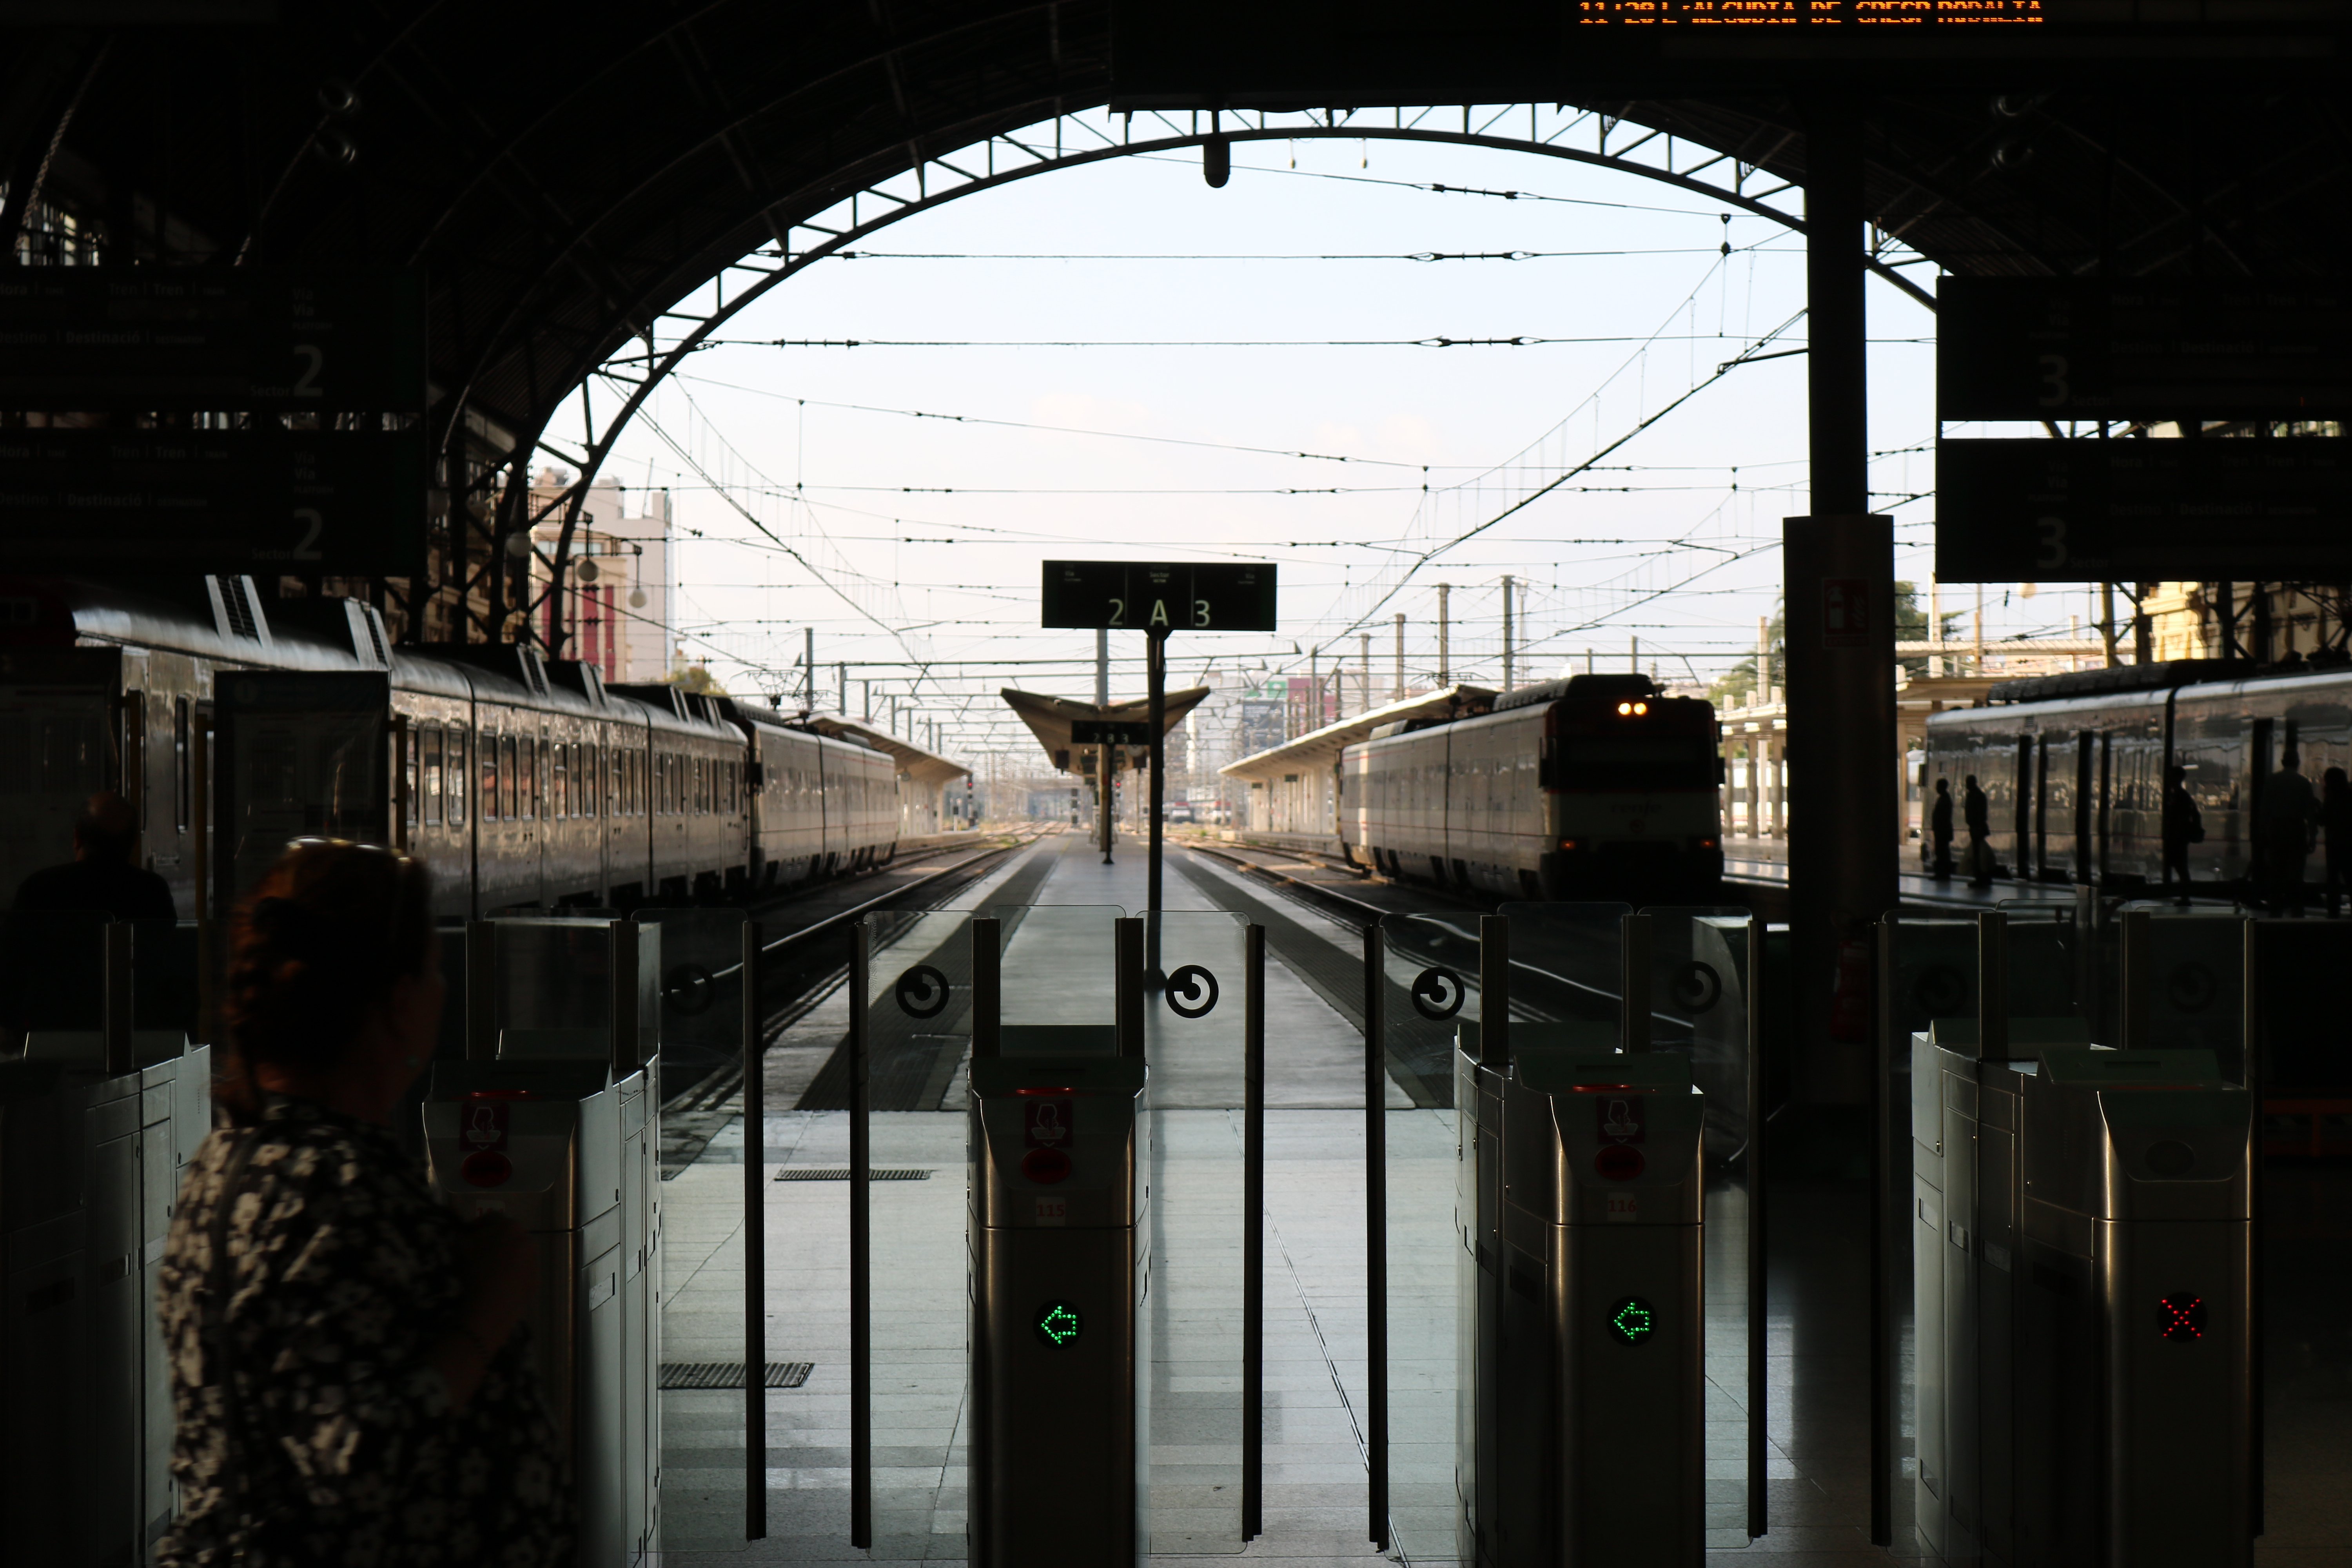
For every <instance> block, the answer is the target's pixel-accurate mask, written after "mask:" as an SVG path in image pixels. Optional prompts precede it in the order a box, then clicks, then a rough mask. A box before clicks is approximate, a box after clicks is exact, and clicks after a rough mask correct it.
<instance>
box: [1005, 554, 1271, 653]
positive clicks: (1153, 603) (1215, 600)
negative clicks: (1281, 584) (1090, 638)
mask: <svg viewBox="0 0 2352 1568" xmlns="http://www.w3.org/2000/svg"><path fill="white" fill-rule="evenodd" d="M1044 601H1045V606H1044V607H1045V613H1044V615H1043V616H1042V617H1041V619H1040V624H1041V625H1043V626H1066V627H1074V628H1084V629H1089V630H1091V629H1094V628H1097V627H1105V628H1108V629H1110V630H1114V631H1139V632H1152V633H1157V634H1159V635H1160V636H1166V635H1167V634H1168V633H1171V632H1179V631H1194V632H1210V631H1215V632H1270V631H1272V630H1274V612H1275V569H1274V567H1273V566H1272V565H1271V564H1269V563H1258V562H1238V563H1226V562H1191V561H1177V562H1145V561H1048V562H1046V563H1045V595H1044Z"/></svg>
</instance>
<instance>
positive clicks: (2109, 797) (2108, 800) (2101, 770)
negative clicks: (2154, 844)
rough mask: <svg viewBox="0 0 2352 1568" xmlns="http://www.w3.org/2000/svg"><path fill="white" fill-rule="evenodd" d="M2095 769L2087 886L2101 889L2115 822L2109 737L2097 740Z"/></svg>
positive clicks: (2113, 752) (2112, 748) (2113, 754)
mask: <svg viewBox="0 0 2352 1568" xmlns="http://www.w3.org/2000/svg"><path fill="white" fill-rule="evenodd" d="M2095 765H2096V768H2097V773H2096V784H2097V794H2096V795H2095V802H2094V805H2093V807H2092V816H2091V844H2092V854H2091V885H2092V886H2093V887H2100V888H2103V887H2105V886H2106V882H2107V875H2108V872H2109V871H2110V869H2111V868H2112V864H2113V863H2112V861H2111V859H2110V858H2109V855H2108V850H2107V846H2108V841H2109V837H2110V836H2111V834H2112V832H2113V830H2114V819H2115V788H2116V746H2115V737H2114V736H2113V735H2109V734H2102V735H2101V736H2099V738H2098V759H2097V762H2096V764H2095Z"/></svg>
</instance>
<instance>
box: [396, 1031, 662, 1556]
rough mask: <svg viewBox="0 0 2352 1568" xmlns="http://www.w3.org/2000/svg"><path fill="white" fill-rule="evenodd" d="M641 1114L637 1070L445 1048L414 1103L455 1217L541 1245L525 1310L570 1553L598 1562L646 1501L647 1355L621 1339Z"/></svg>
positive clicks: (639, 1230) (642, 1305) (642, 1515)
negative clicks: (572, 1523)
mask: <svg viewBox="0 0 2352 1568" xmlns="http://www.w3.org/2000/svg"><path fill="white" fill-rule="evenodd" d="M648 1126H649V1121H648V1118H647V1115H646V1076H645V1074H644V1073H643V1072H642V1071H639V1072H635V1073H632V1074H630V1075H629V1076H627V1077H625V1078H620V1079H614V1077H613V1075H612V1073H611V1072H610V1070H609V1069H608V1068H607V1066H606V1064H605V1063H604V1061H602V1060H598V1059H588V1060H580V1059H570V1060H566V1059H562V1058H551V1059H530V1058H523V1059H520V1060H516V1059H512V1058H501V1059H500V1060H499V1061H496V1062H488V1063H485V1062H444V1063H441V1064H439V1065H437V1066H436V1068H434V1072H433V1086H432V1089H431V1093H430V1097H429V1098H428V1099H427V1100H426V1102H425V1142H426V1147H427V1150H428V1158H429V1160H430V1163H431V1173H432V1181H433V1184H434V1186H435V1187H436V1189H438V1190H439V1191H440V1192H441V1193H442V1194H443V1195H444V1198H445V1200H446V1202H448V1203H449V1204H450V1205H452V1206H453V1207H455V1208H456V1209H457V1212H458V1213H459V1214H460V1215H465V1216H466V1217H467V1218H472V1217H473V1216H475V1215H484V1214H503V1215H507V1216H508V1217H509V1218H510V1219H512V1220H513V1221H514V1222H515V1223H516V1224H518V1225H520V1226H522V1228H523V1229H524V1230H525V1231H527V1232H529V1233H530V1237H531V1240H532V1242H533V1244H534V1245H535V1246H536V1247H538V1249H539V1266H540V1293H539V1300H537V1301H536V1302H535V1303H534V1304H533V1306H532V1309H531V1310H530V1314H529V1316H528V1317H527V1318H526V1319H525V1322H526V1324H527V1325H528V1327H529V1329H530V1345H531V1354H532V1360H533V1363H534V1364H535V1366H536V1368H537V1370H538V1372H539V1374H540V1378H541V1384H542V1386H543V1387H544V1388H545V1390H546V1392H547V1396H548V1400H549V1403H550V1405H551V1413H552V1414H553V1415H554V1417H555V1422H556V1428H557V1431H558V1432H559V1434H561V1436H562V1439H563V1441H564V1442H565V1443H566V1444H567V1446H568V1447H569V1448H570V1451H571V1455H572V1486H573V1490H574V1492H575V1494H576V1496H577V1497H578V1499H579V1510H580V1560H581V1561H582V1562H583V1563H595V1564H599V1565H600V1568H603V1565H607V1564H626V1563H630V1562H632V1561H634V1560H635V1556H636V1554H637V1553H638V1552H641V1551H643V1550H644V1548H645V1546H646V1539H647V1536H648V1534H649V1532H650V1531H651V1528H652V1525H653V1523H654V1520H655V1514H656V1507H657V1504H656V1497H655V1492H654V1474H653V1465H652V1462H651V1455H652V1446H651V1442H650V1438H649V1436H648V1435H647V1433H646V1429H645V1428H646V1423H647V1420H648V1418H649V1416H650V1413H651V1408H652V1403H651V1402H652V1391H651V1390H650V1388H649V1387H647V1386H646V1385H647V1384H648V1381H649V1377H648V1374H649V1373H650V1371H651V1368H650V1367H649V1365H648V1364H647V1361H646V1358H644V1357H643V1356H639V1357H635V1358H632V1357H630V1356H629V1355H628V1354H627V1353H626V1352H627V1350H628V1347H629V1345H630V1342H632V1341H633V1340H634V1341H637V1342H640V1343H642V1342H643V1338H642V1331H640V1332H639V1333H636V1334H633V1333H631V1332H630V1329H631V1326H632V1325H631V1324H630V1322H629V1320H630V1318H632V1317H633V1316H636V1315H638V1314H641V1313H643V1312H645V1311H646V1308H647V1305H648V1303H647V1302H646V1301H645V1300H644V1299H643V1296H642V1292H625V1291H624V1290H623V1289H622V1286H623V1282H624V1276H625V1275H629V1276H635V1275H637V1274H639V1273H640V1272H641V1269H642V1264H641V1263H640V1262H639V1260H637V1259H635V1258H633V1257H632V1256H631V1254H630V1251H629V1247H628V1243H629V1242H630V1241H631V1239H632V1238H641V1237H643V1236H644V1235H645V1234H646V1230H647V1229H648V1226H647V1221H646V1217H645V1215H644V1214H643V1210H644V1208H645V1206H646V1196H647V1194H646V1191H645V1188H646V1185H647V1184H648V1181H649V1179H650V1178H649V1170H650V1165H651V1161H650V1159H649V1158H648V1154H647V1149H646V1133H647V1129H648ZM638 1246H640V1247H642V1246H643V1242H642V1240H639V1241H638ZM633 1263H636V1264H638V1267H637V1268H632V1267H631V1265H632V1264H633ZM633 1307H635V1309H636V1310H635V1312H634V1313H633V1312H632V1310H631V1309H632V1308H633Z"/></svg>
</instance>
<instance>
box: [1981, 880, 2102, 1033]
mask: <svg viewBox="0 0 2352 1568" xmlns="http://www.w3.org/2000/svg"><path fill="white" fill-rule="evenodd" d="M2001 909H2002V912H2003V913H2004V914H2005V915H2006V916H2007V919H2006V921H2004V922H2003V923H2004V924H2005V925H2006V927H2007V930H2006V931H2005V932H2004V933H2003V936H2004V940H2005V941H2006V942H2007V943H2008V975H2009V978H2008V984H2007V988H2006V990H2005V991H2004V993H2003V1001H2004V1012H2005V1016H2006V1017H2007V1019H2008V1023H2009V1038H2010V1044H2011V1056H2012V1057H2017V1058H2022V1057H2026V1056H2030V1055H2032V1048H2033V1047H2041V1046H2044V1045H2088V1044H2090V1043H2091V1039H2092V1035H2091V1019H2092V1016H2093V1013H2094V1007H2093V1006H2092V1005H2091V1003H2092V996H2091V994H2090V993H2091V989H2092V984H2091V983H2092V981H2093V979H2094V976H2093V974H2092V973H2091V972H2089V971H2087V970H2086V969H2085V967H2084V965H2085V960H2086V959H2087V958H2088V956H2089V955H2088V954H2087V953H2086V952H2084V947H2083V944H2082V942H2080V941H2079V940H2078V937H2077V932H2076V930H2075V924H2074V909H2073V908H2071V907H2069V906H2066V905H2049V904H2041V905H2036V904H2023V903H2004V904H2003V905H2002V906H2001Z"/></svg>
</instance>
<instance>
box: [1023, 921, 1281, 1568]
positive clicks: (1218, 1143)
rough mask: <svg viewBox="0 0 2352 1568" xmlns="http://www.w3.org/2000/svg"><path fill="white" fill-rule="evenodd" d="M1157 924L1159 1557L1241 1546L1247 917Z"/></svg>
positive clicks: (1153, 1049) (1150, 1434) (1150, 1338)
mask: <svg viewBox="0 0 2352 1568" xmlns="http://www.w3.org/2000/svg"><path fill="white" fill-rule="evenodd" d="M1039 912H1040V913H1050V912H1052V911H1044V910H1041V911H1039ZM1106 912H1108V911H1106ZM1246 932H1247V926H1246V924H1245V922H1244V921H1243V919H1242V917H1241V916H1239V915H1237V914H1232V913H1228V912H1226V911H1223V910H1203V911H1197V912H1196V911H1188V910H1168V911H1164V912H1163V913H1162V914H1161V915H1160V967H1161V969H1162V970H1163V972H1164V973H1166V974H1167V976H1168V984H1167V986H1166V988H1165V989H1163V990H1160V991H1157V992H1151V993H1149V994H1147V996H1146V1005H1145V1009H1144V1058H1145V1060H1146V1061H1147V1062H1148V1063H1149V1064H1150V1069H1151V1076H1150V1097H1149V1100H1147V1103H1148V1104H1149V1106H1150V1112H1149V1115H1150V1133H1151V1145H1150V1147H1151V1167H1150V1204H1151V1253H1150V1258H1151V1263H1150V1275H1149V1276H1148V1283H1147V1285H1146V1289H1145V1292H1144V1300H1143V1316H1142V1321H1141V1324H1140V1326H1139V1331H1140V1334H1141V1339H1142V1344H1143V1346H1144V1347H1145V1353H1146V1354H1147V1355H1148V1356H1149V1357H1150V1384H1149V1385H1148V1386H1149V1394H1148V1398H1149V1405H1148V1407H1147V1410H1146V1414H1145V1437H1146V1441H1147V1443H1148V1444H1149V1447H1148V1453H1149V1455H1150V1468H1149V1492H1148V1511H1147V1513H1146V1530H1147V1545H1148V1549H1149V1550H1150V1551H1151V1552H1160V1553H1167V1552H1178V1553H1192V1552H1239V1551H1240V1550H1241V1549H1242V1464H1243V1452H1242V1391H1243V1363H1242V1355H1243V1349H1244V1339H1243V1332H1244V1320H1243V1311H1242V1298H1243V1288H1244V1277H1243V1271H1242V1247H1243V1242H1244V1232H1245V1229H1246V1227H1247V1224H1248V1215H1247V1213H1246V1211H1245V1209H1244V1203H1243V1169H1244V1166H1243V1155H1244V1146H1243V1135H1244V1114H1243V1113H1244V1108H1245V1107H1246V1104H1247V1099H1248V1060H1247V1036H1246V1031H1245V1028H1244V1022H1245V1009H1246V986H1247V973H1246V963H1247V953H1246V947H1245V941H1246Z"/></svg>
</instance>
